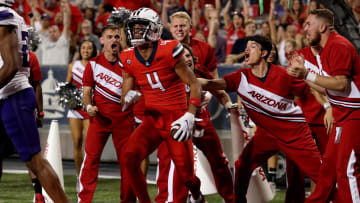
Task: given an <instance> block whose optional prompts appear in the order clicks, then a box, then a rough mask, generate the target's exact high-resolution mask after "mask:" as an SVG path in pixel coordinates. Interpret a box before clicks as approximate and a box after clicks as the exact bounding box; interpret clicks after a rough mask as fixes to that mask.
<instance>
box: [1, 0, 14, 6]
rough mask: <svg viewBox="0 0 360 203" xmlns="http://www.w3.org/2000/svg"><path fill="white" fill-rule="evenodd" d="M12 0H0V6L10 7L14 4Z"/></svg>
mask: <svg viewBox="0 0 360 203" xmlns="http://www.w3.org/2000/svg"><path fill="white" fill-rule="evenodd" d="M14 3H15V1H14V0H0V6H8V7H12V6H13V5H14Z"/></svg>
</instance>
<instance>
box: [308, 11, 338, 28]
mask: <svg viewBox="0 0 360 203" xmlns="http://www.w3.org/2000/svg"><path fill="white" fill-rule="evenodd" d="M309 15H315V16H316V17H318V18H322V19H324V20H325V21H326V22H327V23H329V25H330V26H334V13H333V12H332V11H330V10H329V9H326V8H325V9H315V10H312V11H310V14H309Z"/></svg>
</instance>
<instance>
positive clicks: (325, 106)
mask: <svg viewBox="0 0 360 203" xmlns="http://www.w3.org/2000/svg"><path fill="white" fill-rule="evenodd" d="M330 107H331V104H330V103H329V102H326V103H324V104H323V108H324V109H325V110H326V109H328V108H330Z"/></svg>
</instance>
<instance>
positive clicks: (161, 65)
mask: <svg viewBox="0 0 360 203" xmlns="http://www.w3.org/2000/svg"><path fill="white" fill-rule="evenodd" d="M183 53H184V48H183V46H182V45H181V43H180V42H179V41H175V40H159V41H158V42H157V43H155V47H154V49H153V51H152V53H151V55H150V57H149V59H147V60H145V59H143V58H142V56H141V55H140V53H139V52H138V50H137V48H134V47H132V48H129V49H125V50H124V51H122V52H121V55H120V66H121V67H122V68H123V70H124V71H125V72H126V73H128V74H129V75H131V76H132V77H134V78H135V83H136V85H138V86H139V87H140V91H141V93H142V94H143V96H144V98H145V108H146V109H147V110H157V111H161V110H176V109H186V108H187V101H186V93H185V84H184V82H183V81H182V80H181V79H180V78H179V76H178V75H177V73H176V72H175V68H174V67H175V64H176V63H177V62H178V61H179V60H180V59H181V57H182V55H183Z"/></svg>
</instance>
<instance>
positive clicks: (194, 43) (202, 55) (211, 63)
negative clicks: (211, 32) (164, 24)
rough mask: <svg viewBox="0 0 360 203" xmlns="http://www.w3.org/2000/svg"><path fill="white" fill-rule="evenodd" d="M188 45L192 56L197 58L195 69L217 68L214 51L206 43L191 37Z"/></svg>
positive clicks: (211, 69) (210, 69)
mask: <svg viewBox="0 0 360 203" xmlns="http://www.w3.org/2000/svg"><path fill="white" fill-rule="evenodd" d="M190 46H191V48H192V50H193V54H194V56H196V57H197V58H198V62H197V63H196V65H195V68H196V69H202V68H205V69H208V70H209V71H210V72H212V71H213V70H215V69H216V68H217V61H216V58H215V51H214V49H213V48H212V47H211V46H210V45H209V44H208V43H206V42H203V41H200V40H198V39H193V38H192V39H191V40H190ZM199 66H200V68H199Z"/></svg>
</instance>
